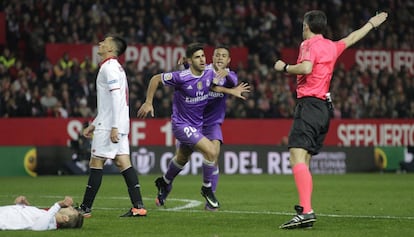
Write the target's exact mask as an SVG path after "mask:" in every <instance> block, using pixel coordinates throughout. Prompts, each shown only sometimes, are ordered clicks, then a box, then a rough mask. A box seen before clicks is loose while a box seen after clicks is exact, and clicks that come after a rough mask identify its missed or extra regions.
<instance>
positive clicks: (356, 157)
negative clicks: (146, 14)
mask: <svg viewBox="0 0 414 237" xmlns="http://www.w3.org/2000/svg"><path fill="white" fill-rule="evenodd" d="M85 122H88V120H87V119H78V118H71V119H57V118H42V119H40V118H39V119H36V118H21V119H18V118H16V119H0V132H1V134H2V136H1V137H0V161H1V162H2V166H1V169H0V176H10V175H31V176H36V175H55V174H83V173H86V172H87V160H79V159H76V156H74V154H75V153H76V152H75V150H74V149H73V147H71V144H72V142H73V141H76V140H78V139H79V134H80V132H81V130H82V128H83V124H84V123H85ZM290 125H291V120H283V119H282V120H276V119H269V120H259V119H246V120H242V119H227V120H226V121H225V122H224V124H223V135H224V142H225V145H223V148H222V154H221V159H220V162H221V164H220V167H222V172H223V173H226V174H234V173H240V174H262V173H268V174H289V173H291V170H290V168H289V163H288V157H289V154H288V152H287V150H288V149H287V147H285V145H286V138H287V136H288V133H289V128H290ZM174 140H175V139H174V136H173V134H172V131H171V123H170V121H169V120H168V119H150V120H138V119H133V120H131V133H130V141H131V158H132V160H133V163H134V167H135V168H136V169H137V170H138V172H139V173H141V174H150V173H161V172H163V171H164V170H165V168H166V164H167V163H168V160H169V159H171V157H172V156H173V154H174V144H175V143H174ZM413 146H414V121H413V120H404V119H401V120H391V119H384V120H373V119H368V120H336V119H334V120H332V121H331V129H330V132H329V133H328V135H327V138H326V142H325V147H324V149H323V150H322V152H321V153H320V154H319V155H318V156H316V157H314V159H313V161H312V164H311V167H312V170H313V172H314V173H320V174H326V173H335V174H343V173H349V172H373V171H381V170H382V171H395V170H396V169H398V166H399V162H400V161H402V160H405V159H406V158H407V157H410V156H411V157H412V154H410V153H409V152H407V147H413ZM200 157H201V156H200V154H198V153H194V154H193V157H192V160H193V161H192V162H190V164H189V168H188V169H189V170H188V171H187V172H183V174H199V173H200V166H199V165H200V162H201V160H200V159H201V158H200ZM186 169H187V168H186ZM106 172H107V173H117V170H116V168H115V167H113V165H112V164H108V165H107V167H106Z"/></svg>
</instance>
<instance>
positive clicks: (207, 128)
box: [178, 45, 238, 211]
mask: <svg viewBox="0 0 414 237" xmlns="http://www.w3.org/2000/svg"><path fill="white" fill-rule="evenodd" d="M212 59H213V63H212V64H210V65H208V66H207V67H213V69H214V71H215V73H216V74H217V76H218V77H219V78H224V83H223V86H224V87H227V88H232V87H235V86H236V85H237V83H238V78H237V74H236V73H235V72H233V71H230V70H229V69H228V65H229V63H230V61H231V57H230V50H229V48H228V47H226V46H224V45H220V46H217V47H215V49H214V52H213V58H212ZM184 60H185V58H184V59H181V60H180V61H179V62H178V64H183V63H184ZM184 66H186V65H184ZM226 98H227V94H225V93H222V92H214V91H210V92H209V97H208V102H207V106H206V108H205V109H204V114H203V117H204V118H203V132H202V133H203V135H204V136H206V137H207V138H208V139H209V140H210V141H212V142H213V144H214V148H215V149H216V154H217V157H216V158H215V161H214V162H215V170H214V172H213V173H212V177H211V189H212V191H213V192H214V193H215V192H216V189H217V183H218V178H219V166H218V159H219V156H220V146H221V144H222V143H223V133H222V130H221V125H222V123H223V121H224V117H225V116H226ZM189 158H190V157H188V159H189ZM204 169H208V166H207V165H206V164H205V163H203V170H204ZM207 174H209V173H208V172H207ZM205 175H206V173H204V172H203V176H205ZM203 179H206V180H208V179H209V178H208V177H206V178H204V177H203ZM205 209H206V210H209V211H214V210H217V208H211V207H210V205H208V202H206V205H205Z"/></svg>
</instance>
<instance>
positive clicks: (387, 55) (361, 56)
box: [282, 48, 414, 75]
mask: <svg viewBox="0 0 414 237" xmlns="http://www.w3.org/2000/svg"><path fill="white" fill-rule="evenodd" d="M297 56H298V49H290V48H285V49H283V50H282V59H283V60H285V61H286V62H288V63H291V64H293V63H296V59H297ZM337 64H343V65H344V66H345V68H346V69H350V68H352V67H353V66H354V65H355V64H357V65H358V66H359V67H360V68H361V69H362V70H366V69H369V70H371V71H372V72H374V73H378V72H379V71H380V70H382V69H385V70H387V71H389V72H391V71H393V70H397V71H399V70H400V68H401V67H402V66H404V67H405V68H407V70H408V71H409V72H410V73H411V74H413V75H414V51H407V50H404V51H403V50H365V49H347V50H345V51H344V52H343V54H342V55H341V56H340V57H339V59H338V62H337Z"/></svg>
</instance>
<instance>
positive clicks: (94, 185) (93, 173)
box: [82, 168, 103, 209]
mask: <svg viewBox="0 0 414 237" xmlns="http://www.w3.org/2000/svg"><path fill="white" fill-rule="evenodd" d="M102 175H103V170H102V169H94V168H91V169H90V174H89V180H88V184H87V185H86V189H85V194H84V196H83V201H82V204H83V206H85V207H87V208H89V209H91V208H92V205H93V202H94V200H95V197H96V194H97V193H98V191H99V188H100V187H101V183H102Z"/></svg>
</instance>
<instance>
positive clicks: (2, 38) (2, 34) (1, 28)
mask: <svg viewBox="0 0 414 237" xmlns="http://www.w3.org/2000/svg"><path fill="white" fill-rule="evenodd" d="M2 44H6V15H5V14H4V12H0V45H2Z"/></svg>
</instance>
